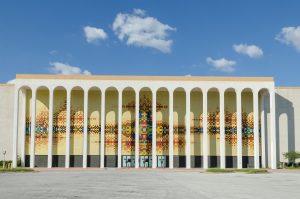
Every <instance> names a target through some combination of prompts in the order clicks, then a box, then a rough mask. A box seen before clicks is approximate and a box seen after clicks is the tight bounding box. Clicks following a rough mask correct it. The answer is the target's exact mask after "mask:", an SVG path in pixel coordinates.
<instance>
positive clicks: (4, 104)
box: [0, 85, 300, 161]
mask: <svg viewBox="0 0 300 199" xmlns="http://www.w3.org/2000/svg"><path fill="white" fill-rule="evenodd" d="M276 93H277V94H276V109H277V110H276V122H277V124H276V128H277V135H278V138H277V140H278V142H277V154H278V161H285V160H284V158H283V156H282V153H284V152H287V151H291V150H296V151H300V100H299V99H300V88H284V87H278V88H276ZM28 94H29V95H28V98H27V99H28V101H27V102H28V103H27V113H26V116H27V117H30V93H28ZM41 95H42V93H41ZM46 95H48V93H47V94H46ZM62 95H65V91H58V92H57V93H55V94H54V96H55V99H56V100H54V112H57V111H58V109H60V108H61V106H62V105H63V104H64V100H65V99H64V98H65V96H64V97H62ZM90 95H92V96H93V97H91V96H90V99H89V100H90V101H89V104H90V106H89V115H90V117H92V115H93V114H95V118H96V120H95V121H92V120H91V119H90V120H89V123H90V124H91V123H93V122H95V125H96V126H98V127H99V125H100V106H99V105H100V103H99V101H100V94H97V92H95V93H91V94H90ZM94 95H95V96H94ZM96 95H97V96H96ZM164 95H166V93H163V92H162V93H158V96H157V99H158V101H161V102H162V104H163V105H168V98H167V95H166V96H164ZM198 95H199V96H198ZM13 97H14V86H13V85H0V99H1V103H0V152H1V154H0V160H2V158H3V155H2V151H3V150H6V151H7V155H6V159H11V157H12V155H11V151H12V134H13V132H12V131H13V101H14V99H13ZM174 97H175V99H174V112H175V113H174V124H175V125H174V128H176V127H177V128H178V125H179V126H180V125H183V126H184V117H183V118H181V119H179V118H177V117H176V113H178V112H182V113H183V115H185V100H184V93H182V96H181V95H180V92H179V93H177V94H175V95H174ZM234 97H235V96H234V95H228V96H227V95H226V96H225V100H226V99H227V101H225V106H226V107H227V108H228V109H227V110H226V112H227V111H228V113H230V114H234V112H235V111H236V110H235V109H234V108H233V107H234V105H235V103H236V102H235V101H233V100H232V99H234ZM244 97H245V98H249V99H248V100H249V103H251V101H252V100H251V96H247V95H245V96H244ZM37 98H38V99H39V98H40V100H38V101H40V102H39V103H40V105H38V107H41V108H37V115H38V114H39V113H40V112H39V110H40V109H43V107H44V109H47V107H48V102H47V99H46V98H45V99H44V98H43V97H42V96H41V97H39V94H38V96H37ZM94 98H95V99H94ZM197 98H199V99H200V98H201V93H198V94H196V93H195V94H192V97H191V100H192V102H191V107H192V109H193V110H194V108H195V110H194V111H193V110H192V113H191V114H192V117H191V120H192V121H191V124H192V126H193V124H194V125H195V126H197V127H198V126H199V127H201V126H202V124H201V119H200V118H201V113H202V107H201V106H198V104H197V103H196V101H195V100H196V99H197ZM231 98H232V99H231ZM59 100H61V101H59ZM245 100H246V99H244V101H243V102H245ZM92 101H93V102H92ZM116 101H117V100H116ZM42 102H43V103H42ZM130 102H134V93H133V92H132V93H126V94H124V96H123V117H124V118H123V123H124V122H125V121H126V120H128V122H129V123H132V122H133V121H134V111H127V112H128V113H127V112H126V110H125V109H126V108H125V107H124V106H125V105H126V104H127V103H130ZM74 103H75V102H74ZM76 103H77V102H76ZM78 103H79V102H78ZM210 103H212V101H210ZM79 104H80V106H79V107H80V108H79V109H82V108H81V106H82V102H80V103H79ZM92 104H93V106H92ZM179 104H181V105H183V106H182V110H181V109H179V107H181V106H179ZM200 104H201V103H200ZM212 104H213V103H212ZM268 104H269V103H268V100H267V101H266V102H265V106H266V109H267V110H266V112H267V115H266V116H267V119H266V123H267V124H268V125H269V114H268V112H269V110H268ZM91 107H95V108H94V109H93V110H92V108H91ZM112 107H116V104H115V105H112ZM193 107H194V108H193ZM212 108H213V109H214V110H217V107H216V106H212ZM79 109H78V111H79V112H81V110H79ZM231 109H232V110H231ZM76 110H77V109H76ZM211 111H213V110H211ZM243 111H244V112H247V113H248V114H249V115H248V116H249V117H251V112H252V110H251V109H249V110H247V107H245V105H244V103H243ZM62 112H63V111H62ZM167 113H168V108H166V110H163V111H158V113H157V114H158V115H157V119H158V120H159V121H160V122H162V123H164V122H166V123H168V114H167ZM127 114H129V115H131V116H127ZM125 115H126V116H125ZM198 115H200V118H198V120H195V119H197V117H198ZM127 117H128V118H130V119H128V118H127ZM250 120H251V118H250ZM62 122H63V123H64V121H62ZM250 123H251V122H250ZM62 125H64V124H62ZM123 125H124V124H123ZM98 127H97V128H98ZM123 130H124V129H123ZM268 131H269V129H268V128H267V132H268ZM129 132H131V130H130V131H129ZM191 133H192V134H193V131H191ZM123 134H124V131H123ZM123 136H124V135H123ZM91 137H92V136H91ZM174 138H175V139H176V136H175V137H174ZM98 139H99V135H98V134H97V135H95V138H93V139H89V142H90V145H92V144H91V143H93V144H94V145H97V147H98V148H97V149H95V150H94V149H91V148H90V149H89V154H99V140H98ZM182 139H184V137H182ZM230 139H234V138H230ZM267 139H269V138H267ZM216 140H217V139H216ZM28 141H29V140H28ZM124 141H125V139H124ZM19 142H20V141H19ZM196 143H197V144H196ZM200 143H201V136H200V137H199V136H196V135H192V145H193V144H196V145H197V147H195V146H194V147H193V146H192V147H193V148H194V149H193V150H192V154H197V155H198V154H201V153H202V151H201V148H198V146H199V144H200ZM61 144H62V146H61V150H58V151H57V152H56V153H57V154H60V153H59V151H60V152H61V154H64V149H65V146H64V142H62V143H61ZM123 144H124V143H123ZM226 144H229V143H226ZM54 145H57V147H56V148H57V149H59V148H60V147H59V146H58V145H59V144H58V143H57V142H55V139H54ZM29 146H30V143H27V145H26V149H28V148H29ZM229 147H230V145H228V146H227V147H226V148H227V149H228V148H229ZM231 147H232V151H231V152H232V153H233V154H235V150H236V149H235V146H231ZM269 147H270V146H268V148H269ZM54 148H55V147H54ZM180 148H182V149H183V150H184V146H182V147H180ZM175 149H176V147H175ZM250 149H251V147H250ZM38 151H39V148H38V147H37V154H39V152H38ZM43 151H46V150H45V149H41V150H40V153H41V154H43V153H44V152H43ZM54 151H55V150H54ZM217 151H218V150H217ZM217 151H216V153H217ZM250 151H251V150H250ZM269 151H270V150H268V152H267V154H269V153H270V152H269ZM27 152H28V151H27V150H26V153H27ZM124 152H125V151H123V153H124ZM132 152H133V149H129V150H128V151H127V153H128V154H132ZM166 152H167V150H166ZM174 152H175V154H181V152H182V151H180V150H179V148H177V149H176V150H175V151H174ZM244 152H245V151H243V153H244ZM248 152H249V151H248ZM54 153H55V152H54ZM56 153H55V154H56ZM164 153H165V151H164V150H163V151H162V154H164ZM19 154H20V153H19ZM124 154H126V153H124ZM250 154H251V153H250Z"/></svg>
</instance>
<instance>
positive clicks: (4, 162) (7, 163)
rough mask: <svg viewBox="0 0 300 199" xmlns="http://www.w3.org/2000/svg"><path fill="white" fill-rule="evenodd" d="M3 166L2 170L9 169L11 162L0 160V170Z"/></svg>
mask: <svg viewBox="0 0 300 199" xmlns="http://www.w3.org/2000/svg"><path fill="white" fill-rule="evenodd" d="M3 164H4V168H10V167H11V165H12V161H11V160H6V161H3V160H1V161H0V168H3Z"/></svg>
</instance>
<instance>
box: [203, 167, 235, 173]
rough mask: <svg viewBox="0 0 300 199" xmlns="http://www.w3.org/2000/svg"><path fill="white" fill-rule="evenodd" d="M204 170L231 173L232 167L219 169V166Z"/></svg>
mask: <svg viewBox="0 0 300 199" xmlns="http://www.w3.org/2000/svg"><path fill="white" fill-rule="evenodd" d="M206 172H211V173H232V172H234V170H233V169H220V168H209V169H207V170H206Z"/></svg>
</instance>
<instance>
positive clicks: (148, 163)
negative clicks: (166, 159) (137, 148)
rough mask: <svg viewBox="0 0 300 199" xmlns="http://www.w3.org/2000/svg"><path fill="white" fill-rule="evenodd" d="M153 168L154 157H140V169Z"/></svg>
mask: <svg viewBox="0 0 300 199" xmlns="http://www.w3.org/2000/svg"><path fill="white" fill-rule="evenodd" d="M149 167H152V156H147V155H142V156H140V168H149Z"/></svg>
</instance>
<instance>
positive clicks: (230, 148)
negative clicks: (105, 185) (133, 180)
mask: <svg viewBox="0 0 300 199" xmlns="http://www.w3.org/2000/svg"><path fill="white" fill-rule="evenodd" d="M299 96H300V89H298V88H281V87H275V83H274V80H273V78H271V77H187V76H185V77H183V76H181V77H178V76H80V75H69V76H64V75H16V80H15V83H14V84H3V85H1V86H0V99H1V104H0V107H1V108H0V150H1V151H4V150H5V151H6V152H7V155H6V156H7V157H6V159H12V160H13V167H16V166H17V159H19V158H20V160H21V165H22V166H27V167H48V168H51V167H66V168H69V167H83V168H86V167H100V168H104V167H118V168H121V167H135V168H141V167H143V168H144V167H152V168H176V167H184V168H209V167H220V168H248V167H253V168H260V167H262V168H265V167H268V168H273V169H275V168H277V166H278V165H279V162H283V161H285V160H284V159H283V157H282V153H283V152H287V151H292V150H298V151H300V132H299V129H300V126H299V123H300V122H299V121H300V115H299V111H300V102H299ZM102 127H105V128H102ZM135 132H139V133H135ZM32 143H34V144H32Z"/></svg>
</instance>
